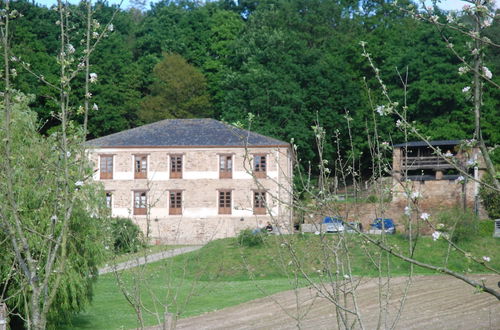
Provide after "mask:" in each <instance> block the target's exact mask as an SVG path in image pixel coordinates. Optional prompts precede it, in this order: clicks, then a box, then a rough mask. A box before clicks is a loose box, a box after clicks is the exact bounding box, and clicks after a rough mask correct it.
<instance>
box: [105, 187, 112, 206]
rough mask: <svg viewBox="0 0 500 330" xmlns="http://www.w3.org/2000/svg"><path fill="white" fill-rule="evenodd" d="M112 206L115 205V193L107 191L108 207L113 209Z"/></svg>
mask: <svg viewBox="0 0 500 330" xmlns="http://www.w3.org/2000/svg"><path fill="white" fill-rule="evenodd" d="M112 206H113V195H112V194H111V192H109V191H106V207H107V208H108V209H111V207H112Z"/></svg>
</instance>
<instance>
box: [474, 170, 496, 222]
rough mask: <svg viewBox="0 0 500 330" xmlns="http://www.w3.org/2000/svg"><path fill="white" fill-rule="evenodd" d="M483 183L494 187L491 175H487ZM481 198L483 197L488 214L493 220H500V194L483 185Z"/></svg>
mask: <svg viewBox="0 0 500 330" xmlns="http://www.w3.org/2000/svg"><path fill="white" fill-rule="evenodd" d="M482 182H484V183H486V184H489V185H492V184H493V178H492V177H491V175H489V174H486V175H485V176H484V177H483V180H482ZM479 197H481V201H482V204H483V206H484V208H485V209H486V212H488V216H489V217H490V218H491V219H500V192H498V191H496V190H493V189H491V188H488V187H485V186H484V185H481V188H479Z"/></svg>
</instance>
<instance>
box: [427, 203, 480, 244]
mask: <svg viewBox="0 0 500 330" xmlns="http://www.w3.org/2000/svg"><path fill="white" fill-rule="evenodd" d="M436 219H437V224H436V227H437V228H438V230H440V231H443V232H447V233H448V234H449V235H450V239H451V240H452V241H453V242H459V241H468V240H470V239H472V238H474V237H476V236H477V235H478V234H479V218H478V217H477V216H476V215H475V214H474V213H473V212H472V211H465V212H464V211H463V210H461V209H458V208H456V209H451V210H449V211H443V212H440V213H438V215H437V217H436ZM440 227H443V228H440Z"/></svg>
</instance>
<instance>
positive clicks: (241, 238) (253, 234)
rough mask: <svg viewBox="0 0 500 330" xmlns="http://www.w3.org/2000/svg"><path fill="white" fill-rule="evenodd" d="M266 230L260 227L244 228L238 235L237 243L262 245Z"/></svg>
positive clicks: (251, 245) (250, 245)
mask: <svg viewBox="0 0 500 330" xmlns="http://www.w3.org/2000/svg"><path fill="white" fill-rule="evenodd" d="M266 236H267V232H265V231H262V230H260V229H253V230H252V229H244V230H242V231H240V233H239V235H238V244H239V245H241V246H246V247H255V246H262V245H263V244H264V238H265V237H266Z"/></svg>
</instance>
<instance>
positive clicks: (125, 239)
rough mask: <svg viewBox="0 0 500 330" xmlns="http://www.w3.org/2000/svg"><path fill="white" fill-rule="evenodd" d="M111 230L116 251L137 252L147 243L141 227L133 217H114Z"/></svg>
mask: <svg viewBox="0 0 500 330" xmlns="http://www.w3.org/2000/svg"><path fill="white" fill-rule="evenodd" d="M111 232H112V236H113V246H114V250H115V252H116V253H119V254H121V253H130V252H137V251H138V250H139V249H140V248H142V247H144V246H145V245H146V244H145V241H144V235H143V234H142V231H141V229H140V228H139V226H137V225H136V224H135V223H133V222H132V220H131V219H128V218H113V220H112V221H111Z"/></svg>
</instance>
